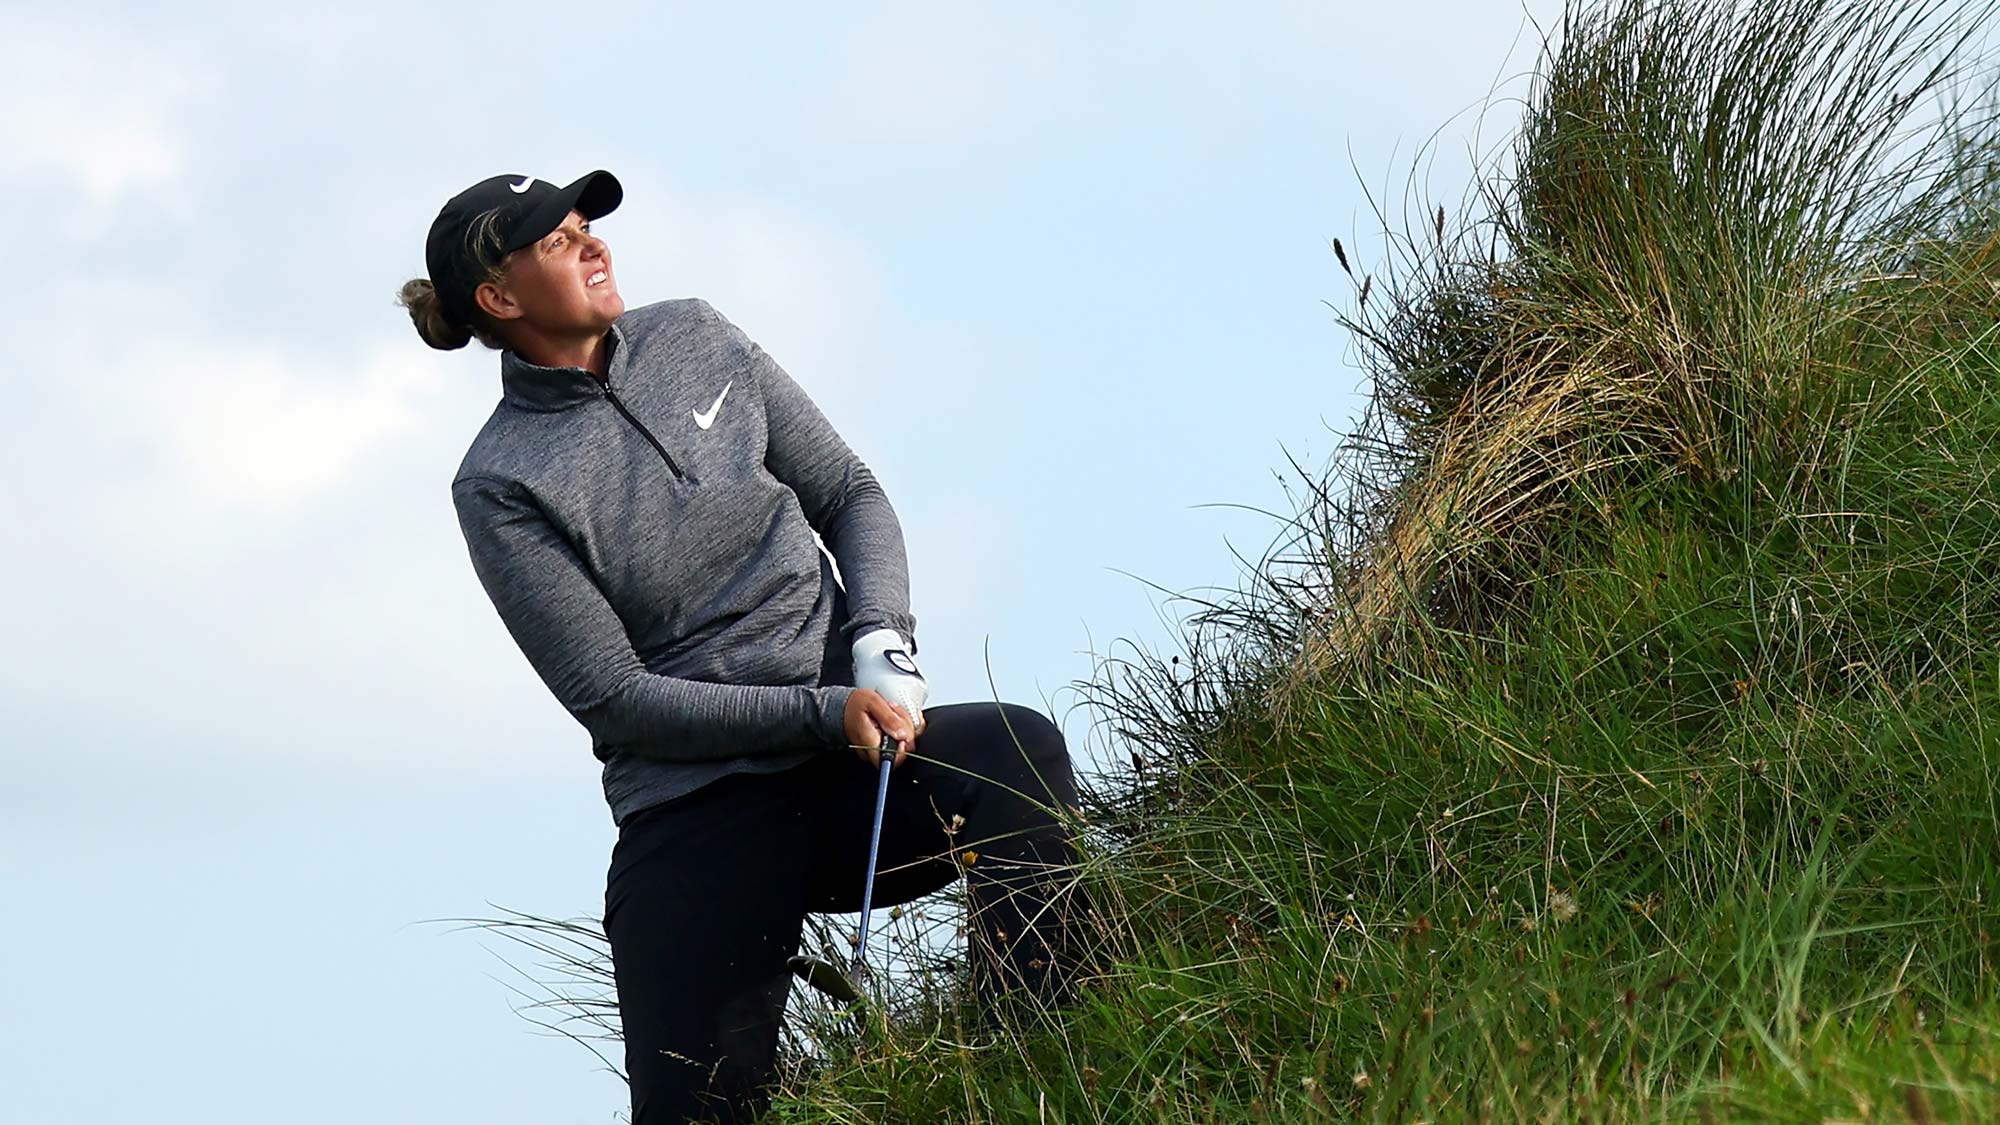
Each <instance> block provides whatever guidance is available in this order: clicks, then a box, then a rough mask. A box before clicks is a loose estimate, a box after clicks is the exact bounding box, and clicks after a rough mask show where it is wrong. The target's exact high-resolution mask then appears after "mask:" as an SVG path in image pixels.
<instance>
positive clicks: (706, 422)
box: [688, 379, 736, 430]
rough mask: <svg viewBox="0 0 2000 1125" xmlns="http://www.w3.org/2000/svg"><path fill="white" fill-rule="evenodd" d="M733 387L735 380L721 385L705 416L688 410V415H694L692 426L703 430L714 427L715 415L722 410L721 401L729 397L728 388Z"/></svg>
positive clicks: (696, 411) (697, 411) (699, 412)
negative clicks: (720, 390) (720, 389)
mask: <svg viewBox="0 0 2000 1125" xmlns="http://www.w3.org/2000/svg"><path fill="white" fill-rule="evenodd" d="M735 385H736V380H734V379H731V380H730V381H729V382H727V383H724V384H723V385H722V393H721V394H719V395H716V396H715V402H714V404H713V405H711V406H710V407H709V408H708V413H707V414H703V413H702V412H701V411H699V410H690V411H689V412H688V413H690V414H693V415H694V424H695V425H697V426H700V427H701V428H702V429H704V430H705V429H707V428H709V427H710V426H713V425H715V415H716V414H717V412H719V411H720V410H721V409H722V400H723V399H725V398H728V397H729V388H731V387H733V386H735Z"/></svg>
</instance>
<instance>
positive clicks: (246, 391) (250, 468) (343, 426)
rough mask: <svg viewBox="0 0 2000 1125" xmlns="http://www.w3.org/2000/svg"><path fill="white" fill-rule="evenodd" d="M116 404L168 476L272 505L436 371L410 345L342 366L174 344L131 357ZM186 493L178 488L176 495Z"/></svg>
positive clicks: (336, 474)
mask: <svg viewBox="0 0 2000 1125" xmlns="http://www.w3.org/2000/svg"><path fill="white" fill-rule="evenodd" d="M130 363H131V365H132V369H131V370H130V371H128V372H127V373H126V374H125V375H124V376H123V379H122V381H123V382H124V383H125V390H126V392H127V393H126V395H124V396H122V399H123V401H122V403H121V406H120V409H121V411H122V410H125V409H131V410H133V411H135V413H133V414H129V415H128V416H127V417H128V418H129V419H130V420H133V421H139V420H143V423H144V424H143V429H142V432H143V434H144V436H145V439H146V440H148V441H149V442H150V443H151V444H153V445H154V447H155V448H156V449H158V450H159V452H160V454H161V455H162V458H163V460H164V462H165V465H166V467H167V468H168V470H169V472H170V473H171V474H172V475H173V477H174V479H175V482H176V483H177V484H178V485H180V486H181V487H182V488H183V489H188V490H192V491H193V494H194V495H196V496H199V497H202V498H205V499H207V500H210V501H212V502H217V503H223V504H251V505H258V506H266V507H271V506H277V505H279V504H287V503H294V502H297V501H299V500H301V499H304V498H306V497H309V496H311V495H312V494H314V493H317V492H320V491H323V490H325V489H328V488H331V487H332V486H334V485H335V484H337V483H339V482H340V480H341V479H342V478H343V477H344V476H345V475H346V474H347V473H348V472H349V470H350V469H352V468H353V467H354V466H355V465H356V464H357V462H358V461H359V460H360V459H361V458H362V456H363V455H364V454H366V453H367V452H368V450H369V449H370V448H371V447H372V446H374V445H376V444H377V443H379V442H381V441H382V440H383V439H384V438H385V437H387V436H388V435H390V434H392V433H394V432H395V431H396V430H398V429H400V428H402V427H404V426H406V425H408V424H410V423H411V422H412V420H413V419H414V417H415V414H416V402H417V400H419V399H421V398H424V397H426V396H429V395H432V394H434V393H436V391H437V390H438V389H439V387H440V384H441V382H442V380H443V377H444V373H443V371H442V370H441V369H440V368H439V366H438V365H437V364H435V363H429V362H425V357H424V356H423V355H422V353H421V350H420V349H419V348H417V347H416V346H414V344H410V345H404V346H398V347H387V346H384V347H381V348H379V349H378V350H377V351H375V352H374V353H373V354H369V355H367V356H365V357H364V358H363V359H361V360H360V361H359V362H357V363H354V364H352V365H347V364H342V365H338V366H335V365H331V364H328V363H326V362H325V361H323V360H320V361H304V360H301V359H300V358H299V357H297V356H287V355H283V354H280V353H278V352H276V351H271V350H266V349H256V348H251V349H245V348H232V347H230V346H228V345H226V344H225V345H221V346H216V345H212V344H211V345H204V346H196V345H194V344H193V343H192V342H176V343H174V344H170V345H168V346H166V347H164V348H159V349H149V350H147V351H144V352H140V353H138V354H136V355H134V356H133V357H132V359H131V361H130ZM184 494H185V493H184Z"/></svg>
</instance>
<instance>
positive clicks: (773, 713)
mask: <svg viewBox="0 0 2000 1125" xmlns="http://www.w3.org/2000/svg"><path fill="white" fill-rule="evenodd" d="M622 198H623V190H622V189H621V188H620V186H619V184H618V181H617V180H616V179H615V178H613V177H612V176H611V175H610V174H609V173H607V172H602V171H599V172H592V173H591V174H589V175H587V176H584V177H583V178H582V179H579V180H577V181H575V182H574V183H571V184H568V185H566V186H561V187H558V186H556V185H555V184H552V183H549V182H548V181H545V180H542V179H540V178H537V177H532V176H522V175H508V176H494V177H492V178H490V179H486V180H482V181H480V182H479V183H477V184H474V185H472V186H471V187H469V188H467V189H466V190H464V191H463V192H460V193H459V194H458V195H456V196H454V197H452V199H451V200H450V201H449V202H448V203H446V204H445V206H444V209H443V210H442V211H440V212H439V213H438V216H437V219H436V221H435V222H434V223H432V225H431V228H430V236H429V239H428V241H427V243H426V246H425V261H426V264H427V266H428V268H429V271H430V277H429V278H428V279H418V280H414V281H411V282H409V283H407V284H405V285H404V286H403V289H402V293H401V297H400V299H401V302H402V303H403V304H404V305H405V306H406V307H407V308H408V309H409V313H410V318H411V319H412V320H413V321H415V323H416V327H417V332H418V334H419V335H421V336H422V337H423V339H424V342H425V343H427V344H429V345H430V346H431V347H433V348H458V347H463V346H464V345H465V343H466V342H467V340H468V339H471V338H475V337H476V338H477V339H479V340H480V341H481V342H482V343H484V344H485V345H486V346H488V347H490V348H494V349H498V350H500V352H501V355H500V387H501V398H500V402H499V405H498V406H496V407H495V408H494V411H493V414H492V416H491V417H490V418H488V419H487V421H486V423H485V425H484V426H483V427H482V428H481V429H480V431H479V434H478V436H477V437H475V438H474V439H473V441H472V445H471V448H470V449H468V450H467V452H466V454H465V460H464V462H463V463H462V464H461V465H460V467H459V469H458V473H457V475H456V476H455V477H454V478H453V480H452V485H451V494H452V500H453V503H454V504H455V506H456V508H457V511H458V519H459V525H460V527H461V529H462V530H463V531H464V533H465V542H466V546H467V548H468V549H469V551H470V553H471V556H472V566H473V570H474V571H475V572H476V573H477V574H478V576H479V581H480V583H481V584H482V585H483V586H484V587H485V589H486V593H487V595H488V596H489V597H491V598H492V600H493V606H494V608H495V609H496V610H498V611H499V614H500V618H501V620H502V621H504V622H505V623H506V626H507V629H508V632H510V633H511V634H512V635H513V637H514V640H515V642H516V643H517V644H519V645H520V648H521V651H522V653H524V654H525V655H526V656H527V658H528V661H529V663H530V664H532V665H533V666H534V669H535V671H536V672H537V673H538V674H540V676H541V678H542V681H543V682H544V683H546V684H547V685H548V687H549V690H550V691H551V692H553V693H554V694H555V697H556V699H557V700H559V701H560V702H561V703H562V705H563V706H564V707H566V708H568V710H569V712H570V714H571V715H574V716H575V717H576V719H577V721H578V722H579V723H581V724H583V727H584V729H586V730H587V731H589V732H590V737H591V750H592V752H593V753H594V754H595V755H596V757H597V758H598V760H599V761H601V762H602V763H603V766H604V768H603V782H604V796H605V800H606V801H608V802H609V803H610V806H611V815H612V818H613V820H614V822H615V823H616V824H617V827H618V841H617V844H616V846H615V847H614V849H613V851H612V853H611V864H610V869H609V871H608V873H607V876H606V886H605V894H604V928H605V933H606V935H607V937H608V938H609V939H610V943H611V956H612V963H613V969H614V972H615V974H616V977H617V985H618V1008H619V1014H620V1017H621V1023H622V1026H623V1030H624V1040H625V1061H626V1069H627V1071H628V1072H629V1075H630V1081H631V1088H632V1117H633V1121H634V1123H635V1125H663V1123H666V1122H681V1121H689V1120H693V1121H708V1120H721V1121H743V1120H748V1119H750V1118H752V1117H754V1116H755V1115H756V1114H757V1113H758V1112H759V1111H760V1110H762V1109H763V1108H764V1106H765V1105H766V1104H767V1101H768V1093H767V1092H766V1091H765V1089H764V1087H765V1086H766V1084H767V1083H768V1082H769V1080H770V1079H771V1077H772V1072H773V1068H774V1064H775V1057H774V1056H775V1052H776V1049H777V1042H778V1023H779V1019H780V1016H781V1014H782V1012H783V1009H784V1006H785V1000H786V996H787V994H788V992H789V989H790V986H791V979H792V978H791V975H790V973H789V971H788V967H787V959H788V958H789V957H791V956H792V955H793V954H794V953H796V952H797V949H798V944H799V937H800V928H801V923H802V921H803V918H804V915H805V914H806V913H807V912H808V911H828V912H832V911H853V910H858V909H860V906H861V893H862V885H863V882H864V880H865V878H866V875H867V870H866V868H867V858H868V857H867V850H868V839H869V830H870V827H871V825H872V823H873V814H874V803H875V802H874V798H875V778H876V769H875V763H876V761H877V753H878V752H877V751H876V750H875V749H873V748H874V747H879V746H881V745H882V743H883V739H884V737H885V736H886V737H888V738H892V739H894V740H895V743H896V752H895V762H896V765H895V767H894V770H893V773H892V780H891V783H890V785H889V797H888V804H887V811H886V813H885V815H884V822H883V828H882V841H881V859H880V862H879V868H880V874H879V876H878V878H877V883H876V901H877V903H878V904H880V905H889V904H894V903H900V902H906V901H908V900H910V899H913V898H916V897H917V896H919V895H923V894H926V893H928V892H931V891H934V890H937V889H938V888H940V887H942V886H945V885H946V884H948V883H949V882H950V881H951V880H953V879H955V878H957V877H959V876H960V874H961V873H963V874H964V875H965V877H966V878H967V879H968V881H969V884H970V887H971V890H972V894H973V899H974V904H975V915H976V923H977V924H976V925H975V926H974V932H975V938H976V940H975V941H974V943H973V945H974V948H975V954H974V956H973V957H972V961H973V969H974V984H975V987H977V988H978V989H979V990H980V992H981V994H982V995H991V994H993V993H994V992H996V991H1000V990H1025V991H1027V992H1029V993H1031V994H1033V995H1036V996H1039V997H1041V998H1043V999H1056V998H1058V996H1059V995H1060V994H1061V993H1062V992H1063V991H1064V990H1065V987H1066V984H1067V982H1068V979H1069V977H1070V975H1071V974H1072V972H1073V965H1074V958H1073V950H1072V943H1071V942H1070V941H1068V940H1067V939H1066V938H1065V929H1066V928H1065V926H1064V925H1063V914H1064V913H1065V912H1066V910H1067V909H1068V907H1069V904H1068V903H1067V902H1066V901H1065V899H1066V893H1067V891H1068V890H1069V889H1070V887H1071V883H1070V878H1071V876H1070V868H1071V865H1072V864H1073V863H1074V853H1073V851H1072V848H1071V844H1070V842H1069V840H1068V838H1067V836H1066V834H1065V831H1064V829H1063V828H1062V827H1061V826H1060V824H1059V821H1058V819H1057V813H1058V811H1059V810H1060V809H1062V808H1064V807H1066V806H1069V805H1071V804H1073V802H1074V793H1073V789H1072V783H1071V778H1070V764H1069V757H1068V753H1067V751H1066V749H1065V747H1064V744H1063V738H1062V734H1061V732H1060V731H1058V730H1057V729H1056V727H1055V725H1054V724H1053V723H1051V722H1050V721H1049V720H1048V719H1047V718H1045V717H1043V716H1042V715H1040V714H1039V713H1037V712H1035V711H1033V710H1030V709H1028V708H1025V707H1020V706H1015V705H1012V704H1006V705H996V704H990V703H988V704H961V705H955V706H943V707H932V708H930V709H929V710H925V708H924V702H925V694H926V687H925V684H924V680H923V676H922V673H921V672H920V671H919V670H918V667H917V665H916V664H915V662H914V661H913V660H912V659H911V658H912V656H913V655H914V654H915V652H916V650H917V643H916V619H915V618H914V617H912V616H911V614H910V604H909V601H910V595H909V578H908V573H907V564H906V562H905V557H904V550H903V537H902V529H901V527H900V525H899V524H898V523H897V521H896V514H895V512H894V510H893V509H891V508H890V506H889V501H888V499H887V498H886V497H885V496H884V495H883V493H882V489H881V487H880V486H879V485H878V484H877V483H876V481H875V477H874V475H873V474H872V473H870V472H869V470H868V467H867V466H866V465H864V464H862V463H861V461H860V459H859V458H857V457H856V456H855V455H854V453H853V452H852V451H851V450H850V449H849V448H848V447H847V444H846V443H845V442H843V441H842V440H841V438H840V435H839V434H837V433H835V432H834V429H833V427H832V426H830V425H829V424H828V423H827V420H826V419H825V417H823V416H822V415H821V414H820V412H819V410H818V408H817V407H815V406H814V405H813V402H812V400H811V399H810V398H809V397H807V395H806V393H805V392H804V391H803V390H801V389H800V388H799V386H798V384H796V383H794V382H793V381H792V379H791V378H790V376H788V375H787V374H786V373H785V371H784V370H783V369H782V368H780V367H779V366H778V364H777V363H776V362H775V361H774V360H772V358H771V357H770V356H769V355H766V354H765V353H764V351H763V349H762V348H760V347H758V346H757V344H756V343H754V342H753V341H751V340H750V338H749V337H748V336H746V335H745V334H744V333H743V332H742V331H741V330H740V329H738V328H737V327H736V326H735V325H734V324H731V323H730V322H729V321H728V320H726V319H724V318H723V316H722V314H721V313H719V312H717V311H716V310H715V309H714V308H712V307H710V306H709V305H708V303H707V302H705V301H702V300H699V299H696V298H689V299H685V300H676V301H662V302H660V303H658V304H652V305H645V306H642V307H639V308H635V309H631V310H629V311H628V310H627V309H626V307H625V302H624V300H623V299H622V298H621V297H620V296H619V293H618V282H617V278H616V275H615V274H614V273H613V272H612V268H611V252H610V249H609V248H608V247H607V246H606V245H605V244H604V241H603V240H602V239H600V238H598V237H597V236H596V235H595V234H593V233H592V232H591V229H590V221H591V220H593V219H596V218H599V217H600V216H603V215H605V214H608V213H609V212H610V211H612V210H613V209H614V208H616V207H617V206H618V204H619V201H620V200H621V199H622ZM814 532H817V533H818V534H819V536H820V538H821V539H823V540H824V541H825V544H826V548H827V550H828V551H830V552H831V554H832V559H831V561H829V559H828V558H827V555H826V553H825V552H823V551H822V550H821V549H820V547H819V545H818V544H817V543H816V542H815V541H814ZM834 563H837V564H838V565H839V577H838V578H836V576H835V571H834V565H833V564H834ZM857 685H858V686H857ZM920 736H921V738H922V740H923V746H924V752H923V753H922V754H921V755H917V756H913V757H911V756H909V755H910V751H911V749H912V747H913V746H914V745H915V744H916V742H917V740H918V738H919V737H920ZM1069 929H1071V930H1073V929H1074V924H1073V923H1072V925H1071V927H1069Z"/></svg>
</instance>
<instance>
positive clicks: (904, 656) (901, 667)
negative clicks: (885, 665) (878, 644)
mask: <svg viewBox="0 0 2000 1125" xmlns="http://www.w3.org/2000/svg"><path fill="white" fill-rule="evenodd" d="M882 656H883V658H884V659H886V660H887V661H888V662H889V665H890V666H891V667H893V668H894V669H896V671H898V672H908V673H909V674H910V675H912V676H919V677H920V676H922V675H923V673H922V672H919V671H917V662H916V661H914V660H912V659H910V654H909V653H907V652H904V651H903V650H902V649H900V648H892V649H890V650H889V651H887V652H885V653H883V654H882Z"/></svg>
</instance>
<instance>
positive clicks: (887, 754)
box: [854, 734, 896, 978]
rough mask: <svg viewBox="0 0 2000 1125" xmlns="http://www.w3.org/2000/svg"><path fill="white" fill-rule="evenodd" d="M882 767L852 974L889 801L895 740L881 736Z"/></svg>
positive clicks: (864, 941) (870, 906)
mask: <svg viewBox="0 0 2000 1125" xmlns="http://www.w3.org/2000/svg"><path fill="white" fill-rule="evenodd" d="M881 754H882V769H881V773H880V775H879V777H878V778H877V779H876V782H875V827H874V828H873V829H871V830H870V832H869V834H868V881H867V882H866V883H863V884H862V886H861V936H860V938H859V940H857V941H856V942H855V943H854V975H855V976H856V977H857V978H858V977H859V976H861V974H862V973H865V972H866V971H867V961H866V957H867V954H868V920H869V915H870V914H871V913H873V912H874V909H875V859H876V856H877V855H878V854H879V853H880V851H881V849H882V810H883V808H884V807H885V806H887V804H888V803H889V770H890V769H891V768H892V767H893V766H895V764H896V740H895V739H893V738H890V737H889V736H888V735H886V734H885V735H883V736H882V751H881Z"/></svg>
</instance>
